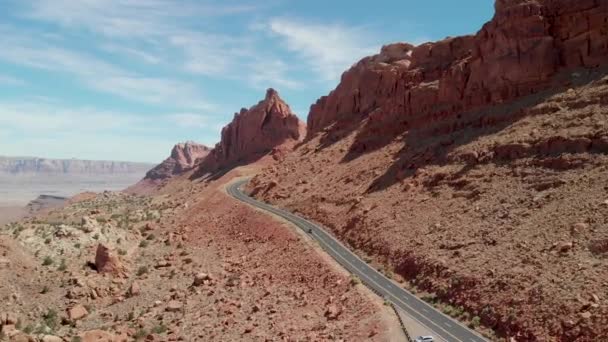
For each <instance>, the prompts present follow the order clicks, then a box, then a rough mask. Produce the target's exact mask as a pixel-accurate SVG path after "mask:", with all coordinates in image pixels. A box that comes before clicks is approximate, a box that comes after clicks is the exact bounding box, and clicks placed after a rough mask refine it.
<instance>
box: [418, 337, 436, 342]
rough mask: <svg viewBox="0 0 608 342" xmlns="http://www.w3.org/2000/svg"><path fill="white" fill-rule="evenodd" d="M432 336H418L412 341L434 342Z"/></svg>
mask: <svg viewBox="0 0 608 342" xmlns="http://www.w3.org/2000/svg"><path fill="white" fill-rule="evenodd" d="M434 341H435V339H434V338H433V336H418V337H416V339H414V342H434Z"/></svg>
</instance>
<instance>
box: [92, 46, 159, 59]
mask: <svg viewBox="0 0 608 342" xmlns="http://www.w3.org/2000/svg"><path fill="white" fill-rule="evenodd" d="M101 49H103V50H105V51H107V52H110V53H113V54H120V55H123V56H127V57H131V58H135V59H137V60H139V61H143V62H145V63H148V64H159V63H160V62H161V61H163V58H162V57H161V56H159V55H157V54H154V53H150V52H147V51H145V50H143V49H137V48H132V47H128V46H123V45H120V44H116V43H106V44H102V45H101Z"/></svg>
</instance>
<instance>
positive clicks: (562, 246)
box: [557, 242, 574, 254]
mask: <svg viewBox="0 0 608 342" xmlns="http://www.w3.org/2000/svg"><path fill="white" fill-rule="evenodd" d="M573 246H574V245H573V244H572V242H560V243H558V244H557V251H558V252H560V253H562V254H566V253H568V252H570V251H571V250H572V247H573Z"/></svg>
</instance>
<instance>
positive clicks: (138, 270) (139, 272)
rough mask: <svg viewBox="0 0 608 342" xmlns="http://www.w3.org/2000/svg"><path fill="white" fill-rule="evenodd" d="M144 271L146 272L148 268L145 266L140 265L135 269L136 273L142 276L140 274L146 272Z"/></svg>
mask: <svg viewBox="0 0 608 342" xmlns="http://www.w3.org/2000/svg"><path fill="white" fill-rule="evenodd" d="M146 273H148V268H147V267H146V266H140V267H139V268H138V269H137V275H138V276H142V275H144V274H146Z"/></svg>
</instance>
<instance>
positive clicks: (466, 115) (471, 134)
mask: <svg viewBox="0 0 608 342" xmlns="http://www.w3.org/2000/svg"><path fill="white" fill-rule="evenodd" d="M573 74H577V75H578V76H577V77H571V75H573ZM606 75H608V67H606V68H598V69H582V70H569V71H567V72H562V73H560V74H558V75H556V76H555V77H554V80H555V81H556V84H568V86H556V87H552V88H549V89H546V90H542V91H539V92H537V93H535V94H531V95H527V96H524V97H520V98H518V99H515V100H512V101H509V102H507V103H504V104H499V105H494V106H491V107H487V108H484V109H480V110H474V111H468V112H463V113H460V114H454V115H451V116H450V117H448V118H446V119H447V120H443V121H438V122H436V123H434V124H431V125H428V126H424V125H422V126H421V127H422V128H417V129H412V130H410V131H407V132H405V133H403V134H402V136H400V137H401V138H402V140H403V147H402V148H401V150H400V151H399V152H398V153H397V155H396V157H397V158H396V161H395V162H394V163H393V164H392V165H391V166H390V167H389V168H388V169H387V170H386V172H385V173H384V174H383V175H381V176H380V177H378V178H376V179H375V180H374V181H373V182H372V184H371V185H370V186H369V187H368V189H367V192H368V193H371V192H376V191H381V190H384V189H386V188H388V187H390V186H392V185H394V184H395V183H397V182H399V181H400V180H401V179H404V178H409V177H412V176H413V175H414V174H415V173H416V171H417V170H418V169H419V168H421V167H425V166H428V165H446V164H447V163H448V161H447V156H448V155H449V154H450V153H451V152H452V151H453V150H454V149H456V148H457V147H459V146H462V145H465V144H468V143H470V142H472V141H475V140H477V139H479V138H480V137H483V136H487V135H492V134H496V133H498V132H500V131H502V130H504V129H505V128H507V127H509V126H510V125H512V124H513V123H515V122H517V121H519V120H521V119H522V118H524V117H526V116H529V115H530V114H527V113H526V112H525V109H526V108H530V107H533V106H535V105H538V104H540V103H542V102H544V101H545V100H547V99H548V98H550V97H552V96H554V95H556V94H559V93H563V92H565V91H566V90H567V89H568V88H577V87H582V86H585V85H588V84H591V83H592V82H594V81H596V80H599V79H601V78H603V77H605V76H606ZM559 81H561V82H559ZM565 81H569V83H566V82H565ZM370 134H371V132H370V131H369V130H366V129H365V127H364V128H363V129H362V131H361V132H359V133H358V135H357V137H356V138H355V143H354V144H353V146H358V145H359V144H362V143H363V144H364V143H365V141H367V137H369V135H370ZM395 137H396V136H393V139H394V138H395ZM385 141H386V139H381V142H382V143H384V142H385ZM391 141H394V140H390V141H388V142H387V143H390V142H391ZM387 143H385V144H387ZM382 146H384V145H374V146H373V149H378V148H380V147H382ZM373 149H368V150H366V151H361V150H360V149H358V150H357V149H351V150H350V151H349V153H348V154H347V155H346V156H345V157H344V159H343V162H348V161H350V160H353V159H354V158H358V157H359V156H361V155H362V154H364V153H369V152H370V151H372V150H373ZM471 169H472V167H467V166H465V167H464V168H463V170H461V171H460V172H459V174H460V175H461V176H462V175H464V174H466V173H467V172H468V171H470V170H471Z"/></svg>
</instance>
